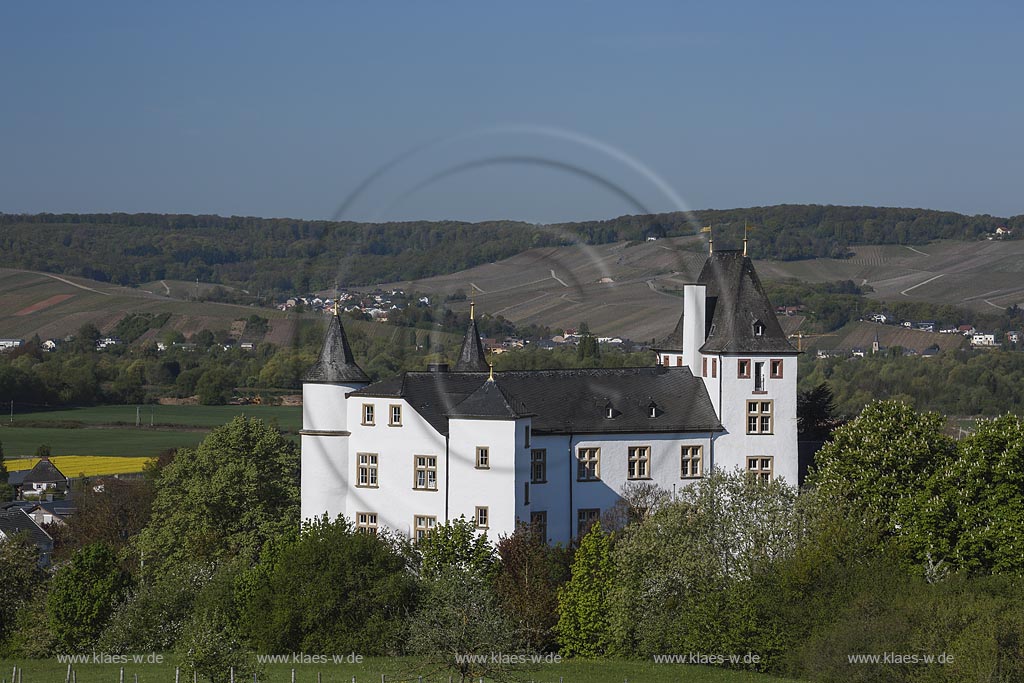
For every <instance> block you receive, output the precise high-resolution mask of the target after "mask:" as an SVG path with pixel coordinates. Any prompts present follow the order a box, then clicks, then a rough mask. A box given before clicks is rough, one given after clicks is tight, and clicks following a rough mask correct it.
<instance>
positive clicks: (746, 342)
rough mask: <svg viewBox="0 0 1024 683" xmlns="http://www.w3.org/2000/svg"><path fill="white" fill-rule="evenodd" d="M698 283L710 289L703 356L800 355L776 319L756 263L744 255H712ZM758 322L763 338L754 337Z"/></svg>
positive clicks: (735, 252) (734, 252) (722, 253)
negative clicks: (717, 354)
mask: <svg viewBox="0 0 1024 683" xmlns="http://www.w3.org/2000/svg"><path fill="white" fill-rule="evenodd" d="M698 282H700V283H701V284H703V285H706V286H707V297H708V298H707V311H708V319H709V320H710V328H709V330H708V335H707V340H706V341H705V342H704V346H702V347H701V349H700V350H701V352H702V353H786V354H790V353H797V350H796V349H795V348H793V345H792V344H790V343H789V340H788V339H786V335H785V333H783V331H782V327H781V326H780V325H779V320H778V318H776V317H775V309H774V308H773V307H772V304H771V302H770V301H768V296H767V295H766V294H765V293H764V288H763V287H762V286H761V280H760V279H759V278H758V277H757V272H756V271H755V270H754V264H753V263H752V262H751V261H750V259H749V258H748V257H746V256H744V255H743V253H742V252H740V251H716V252H715V253H713V254H711V255H710V256H709V257H708V260H707V261H706V262H705V263H704V269H703V270H701V272H700V277H699V278H698ZM757 321H760V322H761V323H762V324H763V325H764V333H763V334H762V335H761V336H756V335H755V334H754V325H755V323H756V322H757Z"/></svg>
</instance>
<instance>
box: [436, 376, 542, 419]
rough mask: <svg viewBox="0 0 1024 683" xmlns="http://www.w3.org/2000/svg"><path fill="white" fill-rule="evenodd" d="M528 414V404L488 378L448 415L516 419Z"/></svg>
mask: <svg viewBox="0 0 1024 683" xmlns="http://www.w3.org/2000/svg"><path fill="white" fill-rule="evenodd" d="M526 415H528V413H527V412H526V406H525V405H524V404H523V403H522V401H517V400H516V399H514V398H511V397H510V396H508V395H507V394H506V393H505V391H504V389H502V388H501V387H500V386H498V383H497V382H496V381H492V380H488V381H486V382H484V383H483V384H481V385H480V388H479V389H477V390H476V391H474V392H473V393H472V394H470V395H469V396H467V397H466V400H465V401H463V402H462V403H460V404H459V405H457V406H455V408H454V409H452V410H450V411H448V417H462V418H466V417H468V418H473V417H476V418H486V419H491V420H494V419H499V420H500V419H504V420H515V419H517V418H520V417H525V416H526Z"/></svg>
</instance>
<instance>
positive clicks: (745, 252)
mask: <svg viewBox="0 0 1024 683" xmlns="http://www.w3.org/2000/svg"><path fill="white" fill-rule="evenodd" d="M749 229H750V225H749V224H748V223H747V222H746V221H743V255H744V256H746V255H747V230H749Z"/></svg>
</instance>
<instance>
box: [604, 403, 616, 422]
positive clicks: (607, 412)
mask: <svg viewBox="0 0 1024 683" xmlns="http://www.w3.org/2000/svg"><path fill="white" fill-rule="evenodd" d="M604 416H605V417H606V418H608V419H609V420H611V419H613V418H614V417H615V408H613V407H612V404H611V403H609V404H607V405H606V406H605V407H604Z"/></svg>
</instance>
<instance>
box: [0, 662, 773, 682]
mask: <svg viewBox="0 0 1024 683" xmlns="http://www.w3.org/2000/svg"><path fill="white" fill-rule="evenodd" d="M416 664H417V662H416V660H414V659H409V658H385V657H370V658H367V659H366V660H365V661H364V662H363V663H362V664H337V665H335V664H323V665H316V664H305V665H304V664H294V665H293V664H272V665H267V666H266V667H265V669H264V672H263V674H262V675H261V676H260V677H259V680H260V681H261V682H263V683H290V681H291V671H292V668H293V667H294V669H295V681H296V683H316V681H317V674H318V673H320V674H321V679H320V680H321V682H322V683H351V681H353V680H355V681H357V682H358V683H377V682H379V681H380V680H381V676H382V675H383V676H385V677H386V678H385V680H386V681H395V682H397V681H403V680H404V681H417V678H416V674H415V666H416ZM15 665H17V666H19V667H24V675H23V679H22V681H23V683H58V682H59V681H63V680H64V677H65V675H66V673H67V664H61V663H59V662H58V661H57V660H56V659H45V660H24V661H17V662H11V661H7V662H0V679H3V678H10V675H11V668H12V667H13V666H15ZM120 669H121V666H120V665H117V664H79V665H76V666H75V671H76V673H77V682H78V683H116V681H118V679H119V676H120ZM135 675H138V681H139V683H173V681H174V659H173V657H169V658H167V659H166V660H165V663H163V664H148V665H147V664H142V665H132V664H126V665H124V680H125V681H126V683H134V680H135V678H134V677H135ZM200 680H203V679H200ZM235 680H236V681H238V682H239V683H244V681H245V680H250V681H251V680H252V678H251V677H250V678H248V679H243V678H241V677H236V679H235ZM447 680H448V677H447V675H445V676H440V677H438V676H434V677H429V678H428V677H424V678H423V679H422V681H423V683H445V682H446V681H447ZM453 680H455V681H457V680H458V677H453ZM484 680H487V681H489V680H490V679H484ZM519 680H521V681H524V682H526V681H533V682H534V683H623V682H624V681H637V682H642V683H677V682H678V681H687V682H688V683H781V682H782V681H787V680H791V679H784V678H777V677H775V676H767V675H764V674H753V673H749V672H745V671H733V670H729V669H723V668H716V667H703V666H682V665H666V664H654V663H652V662H624V661H583V660H570V661H566V662H562V663H559V664H547V665H542V666H539V667H536V668H533V669H527V670H524V671H523V672H522V673H521V674H520V675H519ZM186 681H188V682H191V681H192V676H191V672H189V673H188V674H186V673H185V672H184V671H183V672H182V675H181V682H182V683H186ZM474 681H475V679H474Z"/></svg>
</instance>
